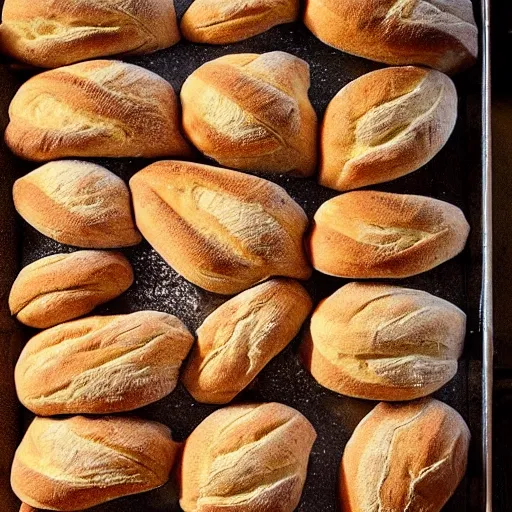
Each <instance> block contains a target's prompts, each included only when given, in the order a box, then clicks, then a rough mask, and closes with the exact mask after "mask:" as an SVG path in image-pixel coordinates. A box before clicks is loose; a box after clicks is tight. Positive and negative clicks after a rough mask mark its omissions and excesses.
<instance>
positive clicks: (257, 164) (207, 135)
mask: <svg viewBox="0 0 512 512" xmlns="http://www.w3.org/2000/svg"><path fill="white" fill-rule="evenodd" d="M308 89H309V66H308V64H307V63H306V62H304V61H303V60H301V59H299V58H297V57H294V56H293V55H290V54H288V53H284V52H270V53H264V54H262V55H258V54H252V53H251V54H249V53H243V54H237V55H224V56H223V57H220V58H218V59H215V60H212V61H210V62H207V63H206V64H204V65H202V66H201V67H200V68H198V69H196V71H194V72H193V73H192V74H191V75H190V76H189V77H188V78H187V80H186V81H185V83H184V84H183V88H182V90H181V101H182V106H183V127H184V129H185V133H186V135H187V136H188V138H189V139H190V140H191V141H192V142H193V143H194V144H195V146H196V147H197V148H198V149H199V150H200V151H201V152H203V153H204V154H205V155H207V156H209V157H210V158H213V159H214V160H216V161H217V162H219V163H220V164H221V165H225V166H226V167H233V168H234V169H242V170H246V171H261V172H268V173H291V174H295V175H299V176H309V175H311V174H313V172H314V170H315V164H316V133H317V119H316V114H315V111H314V110H313V107H312V106H311V103H310V102H309V98H308Z"/></svg>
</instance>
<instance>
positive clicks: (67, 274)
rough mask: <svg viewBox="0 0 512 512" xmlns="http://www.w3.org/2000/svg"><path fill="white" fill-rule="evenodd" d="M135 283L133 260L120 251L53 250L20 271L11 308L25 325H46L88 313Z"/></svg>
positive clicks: (44, 327) (11, 299)
mask: <svg viewBox="0 0 512 512" xmlns="http://www.w3.org/2000/svg"><path fill="white" fill-rule="evenodd" d="M132 283H133V270H132V267H131V265H130V262H129V261H128V260H127V259H126V258H125V257H124V256H123V255H122V254H121V253H119V252H106V251H77V252H73V253H70V254H64V253H63V254H54V255H53V256H47V257H46V258H41V259H40V260H37V261H35V262H34V263H31V264H30V265H27V266H26V267H25V268H24V269H23V270H22V271H21V272H20V273H19V274H18V277H17V278H16V281H14V284H13V285H12V288H11V293H10V294H9V308H10V310H11V314H12V315H15V316H16V318H17V320H18V321H20V322H22V323H24V324H25V325H29V326H30V327H37V328H39V329H46V328H47V327H53V326H54V325H57V324H60V323H62V322H66V321H68V320H72V319H73V318H77V317H79V316H82V315H85V314H87V313H89V312H90V311H92V310H93V309H94V308H95V307H96V306H98V305H99V304H102V303H104V302H107V301H109V300H112V299H114V298H115V297H117V296H118V295H120V294H121V293H123V292H124V291H126V290H127V289H128V288H129V287H130V286H131V285H132Z"/></svg>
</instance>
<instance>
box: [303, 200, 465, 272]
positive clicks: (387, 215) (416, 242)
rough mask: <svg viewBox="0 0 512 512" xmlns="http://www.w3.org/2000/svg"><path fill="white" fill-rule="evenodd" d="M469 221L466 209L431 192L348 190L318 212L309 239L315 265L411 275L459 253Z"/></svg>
mask: <svg viewBox="0 0 512 512" xmlns="http://www.w3.org/2000/svg"><path fill="white" fill-rule="evenodd" d="M468 233H469V225H468V223H467V221H466V219H465V217H464V214H463V213H462V211H461V210H460V209H459V208H457V207H456V206H453V205H452V204H449V203H445V202H444V201H439V200H437V199H432V198H430V197H423V196H413V195H407V194H390V193H385V192H375V191H373V190H365V191H356V192H348V193H347V194H342V195H340V196H337V197H334V198H333V199H330V200H329V201H327V202H325V203H324V204H323V205H322V206H321V207H320V208H319V209H318V211H317V212H316V214H315V218H314V225H313V228H312V230H311V237H310V240H309V251H310V256H311V261H312V263H313V266H314V267H315V268H316V269H317V270H319V271H320V272H323V273H324V274H329V275H334V276H340V277H349V278H363V279H367V278H381V277H383V278H384V277H388V278H391V277H393V278H397V277H408V276H412V275H415V274H419V273H421V272H425V271H427V270H430V269H432V268H434V267H436V266H437V265H440V264H441V263H443V262H445V261H447V260H449V259H450V258H453V257H454V256H456V255H457V254H459V253H460V252H461V251H462V250H463V249H464V245H465V244H466V240H467V237H468Z"/></svg>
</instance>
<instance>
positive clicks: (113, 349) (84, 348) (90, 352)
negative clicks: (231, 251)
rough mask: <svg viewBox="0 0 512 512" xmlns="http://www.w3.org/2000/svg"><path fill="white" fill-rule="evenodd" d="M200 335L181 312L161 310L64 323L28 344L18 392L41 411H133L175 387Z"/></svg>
mask: <svg viewBox="0 0 512 512" xmlns="http://www.w3.org/2000/svg"><path fill="white" fill-rule="evenodd" d="M193 341H194V339H193V337H192V335H191V334H190V332H189V331H188V330H187V328H186V327H185V326H184V325H183V323H182V322H181V321H180V320H179V319H178V318H176V317H175V316H173V315H168V314H167V313H160V312H157V311H139V312H137V313H131V314H129V315H116V316H93V317H89V318H84V319H82V320H75V321H73V322H67V323H64V324H60V325H57V326H56V327H52V328H51V329H47V330H46V331H43V332H41V333H39V334H36V335H35V336H34V337H33V338H32V339H31V340H29V342H28V343H27V344H26V345H25V348H24V349H23V352H22V353H21V356H20V358H19V360H18V363H17V365H16V370H15V380H16V390H17V392H18V397H19V399H20V401H21V403H22V404H23V405H24V406H25V407H26V408H27V409H29V410H31V411H32V412H33V413H35V414H38V415H40V416H51V415H54V414H108V413H115V412H122V411H131V410H133V409H137V408H138V407H142V406H144V405H147V404H149V403H152V402H155V401H157V400H160V398H163V397H164V396H166V395H168V394H169V393H170V392H171V391H173V390H174V388H175V387H176V383H177V381H178V373H179V370H180V366H181V363H182V361H183V360H184V359H185V357H186V356H187V354H188V352H189V350H190V348H191V346H192V343H193Z"/></svg>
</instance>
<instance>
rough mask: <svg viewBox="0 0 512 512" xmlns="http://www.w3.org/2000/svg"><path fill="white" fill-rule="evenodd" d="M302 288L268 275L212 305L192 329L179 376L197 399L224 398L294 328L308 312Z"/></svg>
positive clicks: (281, 345) (251, 376)
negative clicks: (189, 351)
mask: <svg viewBox="0 0 512 512" xmlns="http://www.w3.org/2000/svg"><path fill="white" fill-rule="evenodd" d="M311 307H312V302H311V299H310V297H309V295H308V294H307V292H306V290H305V289H304V288H303V287H302V286H301V285H300V284H299V283H297V282H296V281H292V280H291V279H271V280H270V281H266V282H265V283H263V284H260V285H258V286H255V287H254V288H251V289H250V290H246V291H245V292H242V293H240V294H239V295H237V296H236V297H233V298H232V299H231V300H228V301H227V302H225V303H224V304H223V305H222V306H220V307H219V308H218V309H216V310H215V311H214V312H213V313H212V314H211V315H210V316H208V318H206V320H205V321H204V322H203V323H202V324H201V326H200V327H199V329H198V330H197V344H196V345H195V346H194V350H193V352H192V355H191V357H190V358H189V360H188V364H187V367H186V368H185V371H184V372H183V376H182V380H183V383H184V385H185V387H186V388H187V390H188V391H189V393H190V394H191V395H192V396H193V397H194V398H195V399H196V400H197V401H199V402H206V403H226V402H229V401H231V400H232V399H233V398H234V397H235V396H236V395H237V394H238V393H240V391H242V389H244V388H245V387H246V386H248V385H249V384H250V382H251V381H252V380H253V379H254V378H255V377H256V375H257V374H258V373H259V372H260V371H261V370H262V369H263V367H264V366H265V365H266V364H267V363H268V362H269V361H270V360H271V359H272V358H273V357H274V356H276V355H277V354H278V353H279V352H281V350H283V349H284V348H285V346H286V345H288V343H289V342H290V341H291V340H292V339H293V338H294V337H295V335H296V334H297V333H298V332H299V329H300V327H301V325H302V324H303V322H304V320H305V319H306V317H307V315H308V314H309V312H310V311H311Z"/></svg>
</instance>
